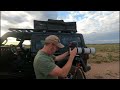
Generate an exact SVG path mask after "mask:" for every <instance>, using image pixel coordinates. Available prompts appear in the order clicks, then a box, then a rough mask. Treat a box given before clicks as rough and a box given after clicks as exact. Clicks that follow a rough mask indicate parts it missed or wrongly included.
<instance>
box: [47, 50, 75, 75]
mask: <svg viewBox="0 0 120 90" xmlns="http://www.w3.org/2000/svg"><path fill="white" fill-rule="evenodd" d="M76 53H77V48H74V49H73V50H72V51H70V57H69V59H68V61H67V63H66V64H65V65H64V66H63V67H62V68H60V67H58V66H56V67H55V68H54V69H53V70H52V71H51V72H50V73H49V75H51V76H60V77H66V76H67V74H68V72H69V71H70V69H71V66H72V62H73V60H74V57H75V56H76Z"/></svg>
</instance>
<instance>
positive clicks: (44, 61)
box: [33, 35, 77, 79]
mask: <svg viewBox="0 0 120 90" xmlns="http://www.w3.org/2000/svg"><path fill="white" fill-rule="evenodd" d="M63 47H64V45H63V44H61V43H60V39H59V38H58V37H57V36H56V35H50V36H48V37H46V39H45V44H44V47H43V48H42V49H41V50H39V51H38V53H37V55H36V56H35V58H34V63H33V66H34V71H35V75H36V79H58V77H66V76H67V74H68V72H69V71H70V69H71V66H72V62H73V59H74V57H75V56H76V53H77V48H74V49H73V50H72V51H70V53H68V51H67V52H65V53H63V54H61V55H59V56H54V55H53V54H54V53H55V52H56V51H57V50H58V49H60V48H63ZM69 54H70V56H69V59H68V61H67V63H66V64H65V65H64V66H63V67H62V68H60V67H59V66H57V65H56V64H55V61H60V60H63V59H64V58H65V57H66V56H68V55H69Z"/></svg>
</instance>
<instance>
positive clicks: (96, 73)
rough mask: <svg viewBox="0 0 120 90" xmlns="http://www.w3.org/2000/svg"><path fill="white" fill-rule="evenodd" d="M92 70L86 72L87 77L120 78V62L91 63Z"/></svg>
mask: <svg viewBox="0 0 120 90" xmlns="http://www.w3.org/2000/svg"><path fill="white" fill-rule="evenodd" d="M90 65H91V70H90V71H88V72H86V78H87V79H120V62H119V61H117V62H110V63H101V64H97V63H90Z"/></svg>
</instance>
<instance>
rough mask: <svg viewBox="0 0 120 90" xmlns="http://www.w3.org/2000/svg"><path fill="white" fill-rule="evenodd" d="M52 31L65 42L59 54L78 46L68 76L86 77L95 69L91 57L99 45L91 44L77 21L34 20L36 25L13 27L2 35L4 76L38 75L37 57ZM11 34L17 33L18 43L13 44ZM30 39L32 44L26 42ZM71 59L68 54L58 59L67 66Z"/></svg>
mask: <svg viewBox="0 0 120 90" xmlns="http://www.w3.org/2000/svg"><path fill="white" fill-rule="evenodd" d="M48 35H57V36H58V37H59V38H60V40H61V43H62V44H64V45H65V47H64V48H63V49H59V50H58V51H56V52H55V55H59V54H62V53H64V52H66V51H68V50H69V48H71V49H72V48H74V47H77V48H78V54H77V55H76V57H75V59H74V61H73V65H72V67H71V70H70V72H69V74H68V76H67V77H66V78H68V79H85V78H86V77H85V74H84V73H85V72H87V71H89V70H90V69H91V68H90V66H89V65H88V63H87V60H88V59H89V54H90V53H95V49H94V48H87V46H86V45H85V42H84V38H83V35H82V34H80V33H77V29H76V22H64V21H63V20H53V19H48V21H40V20H34V29H20V28H9V32H7V33H6V34H4V35H3V36H2V37H0V41H1V42H0V50H1V54H0V55H1V56H0V79H8V78H10V79H35V73H34V69H33V60H34V57H35V55H36V53H37V52H38V50H39V49H40V48H42V47H43V45H44V39H45V38H46V37H47V36H48ZM10 37H14V38H15V40H16V42H17V44H16V43H12V44H9V43H8V42H9V40H8V38H10ZM26 40H29V42H30V43H29V45H24V42H25V41H26ZM67 60H68V58H67V57H66V59H65V60H63V61H59V62H55V63H56V64H57V65H58V66H59V67H63V66H64V65H65V63H66V61H67ZM59 78H60V79H61V77H59Z"/></svg>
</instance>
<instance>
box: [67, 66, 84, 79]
mask: <svg viewBox="0 0 120 90" xmlns="http://www.w3.org/2000/svg"><path fill="white" fill-rule="evenodd" d="M75 70H76V72H75ZM67 78H68V79H86V77H85V74H84V71H83V70H82V68H79V69H76V66H72V67H71V69H70V71H69V74H68V77H67Z"/></svg>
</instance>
